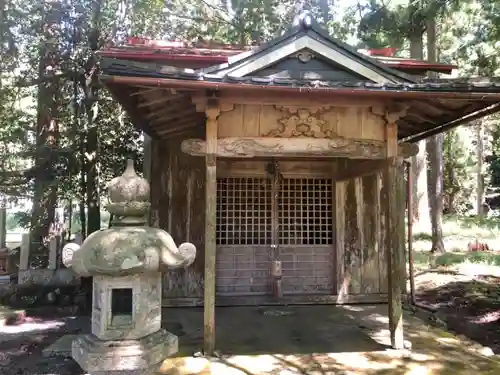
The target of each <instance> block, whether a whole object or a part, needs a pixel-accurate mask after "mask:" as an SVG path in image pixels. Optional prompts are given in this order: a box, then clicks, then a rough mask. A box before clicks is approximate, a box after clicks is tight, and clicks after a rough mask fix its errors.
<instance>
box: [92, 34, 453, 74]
mask: <svg viewBox="0 0 500 375" xmlns="http://www.w3.org/2000/svg"><path fill="white" fill-rule="evenodd" d="M251 48H252V46H249V47H246V48H244V49H241V48H237V47H235V46H231V45H224V44H220V43H213V42H206V41H198V42H196V43H195V44H194V45H192V44H191V45H189V44H188V43H184V42H173V41H163V40H151V39H146V38H136V37H134V38H129V39H128V40H127V44H125V45H124V46H120V47H108V48H104V49H102V50H101V51H100V52H99V53H100V54H101V55H102V56H106V57H116V58H120V59H125V60H128V59H130V60H141V61H156V62H165V63H167V62H174V61H175V62H178V63H180V62H186V63H190V62H191V63H195V64H197V65H200V64H202V65H203V66H205V65H206V67H208V66H210V65H216V64H223V63H226V62H227V61H228V57H229V56H234V55H237V54H239V53H242V52H245V51H248V50H250V49H251ZM360 52H362V53H365V54H367V55H369V56H371V57H372V58H374V59H376V60H378V61H380V62H381V63H383V64H385V65H387V66H388V67H390V68H394V69H406V70H433V71H437V72H441V73H445V74H450V73H451V71H452V70H453V69H457V68H458V67H457V66H456V65H450V64H439V63H429V62H427V61H423V60H416V59H406V58H400V57H393V55H394V53H395V52H396V49H394V48H384V49H381V50H362V51H360Z"/></svg>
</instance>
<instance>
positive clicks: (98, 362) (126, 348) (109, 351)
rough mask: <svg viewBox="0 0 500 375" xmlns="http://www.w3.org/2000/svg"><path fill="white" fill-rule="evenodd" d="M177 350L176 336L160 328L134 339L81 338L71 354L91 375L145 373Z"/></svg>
mask: <svg viewBox="0 0 500 375" xmlns="http://www.w3.org/2000/svg"><path fill="white" fill-rule="evenodd" d="M178 350H179V342H178V338H177V336H176V335H174V334H172V333H170V332H168V331H165V330H164V329H161V330H159V331H158V332H155V333H152V334H150V335H148V336H145V337H143V338H141V339H137V340H117V341H114V340H99V339H98V338H97V337H96V336H94V335H92V334H87V335H80V336H78V337H77V338H76V339H75V340H74V341H73V344H72V350H71V352H72V353H71V354H72V357H73V359H74V360H75V361H76V362H77V363H78V364H79V365H80V367H81V368H82V369H84V370H85V371H86V372H88V373H89V374H90V375H94V374H95V375H98V374H99V375H101V374H103V375H104V374H110V375H111V374H148V371H150V372H149V373H152V371H153V370H150V369H152V368H154V367H155V365H158V364H159V363H161V362H162V361H163V360H164V359H165V358H166V357H168V356H171V355H173V354H175V353H177V351H178Z"/></svg>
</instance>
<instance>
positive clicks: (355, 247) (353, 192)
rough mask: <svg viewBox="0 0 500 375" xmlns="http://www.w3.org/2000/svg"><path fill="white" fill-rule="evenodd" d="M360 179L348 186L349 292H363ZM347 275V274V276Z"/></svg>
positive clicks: (346, 233) (346, 224)
mask: <svg viewBox="0 0 500 375" xmlns="http://www.w3.org/2000/svg"><path fill="white" fill-rule="evenodd" d="M359 194H360V179H358V178H356V179H352V180H349V181H348V182H347V186H346V206H345V256H344V273H345V275H344V277H346V278H347V279H349V283H348V293H349V294H359V293H361V277H362V274H361V268H362V265H363V259H362V229H361V225H362V221H361V216H360V211H361V209H360V206H361V200H360V196H359ZM346 275H347V276H346Z"/></svg>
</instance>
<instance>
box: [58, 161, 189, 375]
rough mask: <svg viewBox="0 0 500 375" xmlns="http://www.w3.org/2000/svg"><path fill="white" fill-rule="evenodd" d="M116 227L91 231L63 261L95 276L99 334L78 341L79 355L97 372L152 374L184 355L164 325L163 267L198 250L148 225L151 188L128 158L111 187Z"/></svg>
mask: <svg viewBox="0 0 500 375" xmlns="http://www.w3.org/2000/svg"><path fill="white" fill-rule="evenodd" d="M108 191H109V200H110V203H109V204H108V205H107V206H106V210H107V211H109V212H110V213H111V214H112V222H111V227H110V228H109V229H105V230H101V231H98V232H95V233H92V234H91V235H90V236H89V237H88V238H87V239H86V240H85V241H84V242H83V244H82V245H81V247H79V248H78V246H77V245H75V244H72V246H68V247H67V248H66V249H65V250H66V251H64V250H63V253H64V254H63V260H64V262H65V264H66V265H67V266H68V267H71V268H72V269H73V270H74V271H75V272H76V273H77V274H78V275H80V276H93V297H92V325H91V326H92V333H91V334H85V335H80V336H78V337H77V338H76V339H75V340H74V341H73V344H72V356H73V359H74V360H75V361H76V362H78V364H79V365H80V366H81V367H82V368H83V369H84V370H85V371H87V372H88V373H90V374H91V375H93V374H106V373H109V374H113V373H114V372H115V371H118V372H119V373H123V371H125V373H127V374H134V373H138V374H148V373H151V372H150V371H151V370H152V369H153V368H154V367H155V366H156V365H157V364H159V363H160V362H161V361H162V360H163V359H164V358H165V357H167V356H169V355H172V354H175V353H176V352H177V351H178V339H177V336H175V335H174V334H172V333H170V332H167V331H165V330H164V329H162V328H161V300H162V293H161V287H162V273H161V271H162V270H163V269H169V268H180V267H187V266H189V265H191V264H192V263H193V261H194V259H195V256H196V248H195V246H194V245H193V244H191V243H183V244H181V245H180V246H179V247H178V248H177V246H176V245H175V242H174V240H173V239H172V237H171V236H170V235H169V234H168V233H167V232H165V231H164V230H161V229H159V228H151V227H148V226H147V225H146V223H147V217H148V213H149V208H150V202H149V184H148V182H147V181H146V180H145V179H143V178H141V177H139V176H138V175H137V174H136V173H135V170H134V165H133V161H132V160H129V161H128V163H127V168H126V170H125V172H124V173H123V175H122V176H120V177H117V178H114V179H113V180H111V182H110V183H109V185H108Z"/></svg>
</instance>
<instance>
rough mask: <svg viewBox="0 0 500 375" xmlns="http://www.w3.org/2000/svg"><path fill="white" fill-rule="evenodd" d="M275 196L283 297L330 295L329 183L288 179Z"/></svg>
mask: <svg viewBox="0 0 500 375" xmlns="http://www.w3.org/2000/svg"><path fill="white" fill-rule="evenodd" d="M280 185H281V186H280V188H279V194H278V221H279V227H278V238H279V257H280V260H281V262H282V272H283V276H282V279H283V281H282V288H283V294H294V293H297V294H315V293H318V294H330V293H332V291H333V280H334V270H333V269H334V268H333V265H334V262H333V255H334V253H333V212H334V210H333V181H332V180H330V179H318V178H290V179H283V180H282V181H281V183H280Z"/></svg>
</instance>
